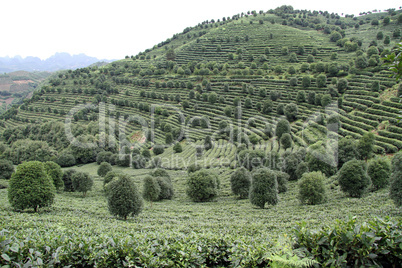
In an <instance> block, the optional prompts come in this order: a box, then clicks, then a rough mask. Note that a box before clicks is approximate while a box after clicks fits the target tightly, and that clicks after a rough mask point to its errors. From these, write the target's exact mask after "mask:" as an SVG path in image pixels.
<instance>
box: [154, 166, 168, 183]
mask: <svg viewBox="0 0 402 268" xmlns="http://www.w3.org/2000/svg"><path fill="white" fill-rule="evenodd" d="M150 175H151V176H152V177H165V178H168V179H169V180H170V176H169V173H168V172H167V171H166V170H165V169H163V168H156V169H154V170H153V171H152V172H151V173H150Z"/></svg>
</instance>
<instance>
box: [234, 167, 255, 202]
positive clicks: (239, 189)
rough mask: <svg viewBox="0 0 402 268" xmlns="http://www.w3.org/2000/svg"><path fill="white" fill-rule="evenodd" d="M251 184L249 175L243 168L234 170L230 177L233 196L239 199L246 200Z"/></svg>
mask: <svg viewBox="0 0 402 268" xmlns="http://www.w3.org/2000/svg"><path fill="white" fill-rule="evenodd" d="M250 184H251V173H250V172H249V171H248V170H247V169H246V168H244V167H240V168H238V169H236V171H235V172H234V173H233V174H232V176H231V177H230V187H231V189H232V193H233V194H234V195H237V196H239V198H241V199H245V198H248V194H249V191H250Z"/></svg>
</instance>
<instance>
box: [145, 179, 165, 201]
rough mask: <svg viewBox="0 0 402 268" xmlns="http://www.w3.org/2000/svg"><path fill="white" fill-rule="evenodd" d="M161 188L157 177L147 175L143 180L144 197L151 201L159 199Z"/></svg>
mask: <svg viewBox="0 0 402 268" xmlns="http://www.w3.org/2000/svg"><path fill="white" fill-rule="evenodd" d="M160 193H161V188H160V186H159V183H158V181H157V179H156V178H155V177H152V176H146V177H145V178H144V181H143V190H142V197H143V198H144V199H145V200H147V201H150V202H154V201H158V200H159V195H160Z"/></svg>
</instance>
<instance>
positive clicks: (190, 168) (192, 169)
mask: <svg viewBox="0 0 402 268" xmlns="http://www.w3.org/2000/svg"><path fill="white" fill-rule="evenodd" d="M200 169H201V166H200V165H197V164H191V165H189V166H188V168H187V173H188V174H190V173H193V172H196V171H198V170H200Z"/></svg>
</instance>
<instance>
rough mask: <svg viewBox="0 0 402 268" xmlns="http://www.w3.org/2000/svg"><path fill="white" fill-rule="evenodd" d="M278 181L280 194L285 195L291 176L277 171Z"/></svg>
mask: <svg viewBox="0 0 402 268" xmlns="http://www.w3.org/2000/svg"><path fill="white" fill-rule="evenodd" d="M275 173H276V180H277V182H278V193H279V194H280V193H285V192H287V190H288V181H289V179H290V176H289V174H287V173H285V172H282V171H278V170H276V171H275Z"/></svg>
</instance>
